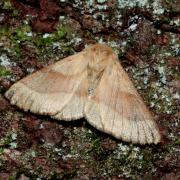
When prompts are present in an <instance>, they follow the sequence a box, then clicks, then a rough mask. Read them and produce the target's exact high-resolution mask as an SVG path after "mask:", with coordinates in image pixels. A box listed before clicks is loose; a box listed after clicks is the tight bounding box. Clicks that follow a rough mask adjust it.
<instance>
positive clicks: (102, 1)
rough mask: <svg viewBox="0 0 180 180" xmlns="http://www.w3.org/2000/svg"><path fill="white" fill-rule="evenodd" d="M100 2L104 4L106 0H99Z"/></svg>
mask: <svg viewBox="0 0 180 180" xmlns="http://www.w3.org/2000/svg"><path fill="white" fill-rule="evenodd" d="M97 2H98V3H100V4H103V3H105V2H106V0H97Z"/></svg>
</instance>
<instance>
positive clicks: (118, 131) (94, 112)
mask: <svg viewBox="0 0 180 180" xmlns="http://www.w3.org/2000/svg"><path fill="white" fill-rule="evenodd" d="M5 96H6V98H8V99H9V100H10V102H11V104H12V105H16V106H18V107H19V108H21V109H23V110H24V111H31V112H33V113H37V114H41V115H49V116H51V117H52V118H55V119H57V120H65V121H71V120H76V119H80V118H83V117H84V118H85V119H86V120H87V121H88V122H89V123H90V124H91V125H92V126H94V127H95V128H97V129H98V130H100V131H103V132H105V133H107V134H110V135H112V136H114V137H115V138H117V139H121V140H123V141H127V142H132V143H140V144H151V143H154V144H157V143H159V142H160V141H161V134H160V131H159V129H158V126H157V124H156V122H155V121H154V118H153V115H152V114H151V112H150V111H149V109H148V108H147V107H146V105H145V104H144V102H143V99H142V98H141V97H140V95H139V94H138V92H137V91H136V89H135V87H134V86H133V83H132V82H131V80H130V78H129V77H128V75H127V73H126V72H125V71H124V69H123V68H122V66H121V64H120V62H119V61H118V57H117V56H116V54H115V53H114V52H113V50H112V49H111V48H110V47H108V46H106V45H102V44H94V45H91V46H89V47H88V48H85V49H84V50H83V51H81V52H79V53H77V54H75V55H72V56H69V57H66V58H64V59H62V60H60V61H58V62H56V63H55V64H52V65H49V66H47V67H45V68H43V69H42V70H39V71H37V72H35V73H33V74H31V75H29V76H27V77H25V78H23V79H22V80H20V81H19V82H17V83H15V84H14V85H12V86H11V87H10V89H9V90H8V91H7V92H6V93H5Z"/></svg>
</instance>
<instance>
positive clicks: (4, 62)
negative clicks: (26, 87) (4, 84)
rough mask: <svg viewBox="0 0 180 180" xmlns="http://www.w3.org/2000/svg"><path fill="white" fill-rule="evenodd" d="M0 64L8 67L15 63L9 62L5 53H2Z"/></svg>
mask: <svg viewBox="0 0 180 180" xmlns="http://www.w3.org/2000/svg"><path fill="white" fill-rule="evenodd" d="M0 65H1V66H4V67H6V68H8V67H11V66H15V65H16V63H14V62H11V60H10V59H9V58H8V57H7V55H6V54H2V55H1V56H0Z"/></svg>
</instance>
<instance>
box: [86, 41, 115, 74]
mask: <svg viewBox="0 0 180 180" xmlns="http://www.w3.org/2000/svg"><path fill="white" fill-rule="evenodd" d="M87 59H88V65H89V68H91V69H93V70H94V71H103V70H104V69H105V68H106V67H107V66H108V65H110V63H112V62H113V61H114V60H115V59H116V55H115V54H114V52H113V50H112V49H111V48H109V47H108V46H106V45H103V44H94V45H91V46H90V47H88V48H87Z"/></svg>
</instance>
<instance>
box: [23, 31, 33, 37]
mask: <svg viewBox="0 0 180 180" xmlns="http://www.w3.org/2000/svg"><path fill="white" fill-rule="evenodd" d="M25 35H26V36H28V37H32V35H33V34H32V32H25Z"/></svg>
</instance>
